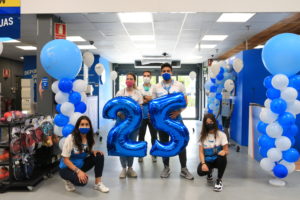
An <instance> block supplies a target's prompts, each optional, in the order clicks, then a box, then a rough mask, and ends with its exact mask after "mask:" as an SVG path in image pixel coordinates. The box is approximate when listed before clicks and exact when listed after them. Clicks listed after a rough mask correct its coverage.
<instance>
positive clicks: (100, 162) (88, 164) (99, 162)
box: [59, 153, 104, 186]
mask: <svg viewBox="0 0 300 200" xmlns="http://www.w3.org/2000/svg"><path fill="white" fill-rule="evenodd" d="M103 166H104V156H103V155H101V154H100V153H98V154H97V155H96V157H95V156H94V155H92V154H91V155H90V156H88V157H87V158H86V159H84V164H83V166H82V167H81V170H82V171H84V172H87V171H89V170H90V169H92V168H93V167H95V168H94V171H95V177H96V178H100V177H102V171H103ZM59 174H60V176H61V177H62V178H63V179H64V180H67V181H70V182H71V183H73V184H74V185H76V186H85V185H86V184H87V183H81V182H80V181H79V179H78V176H77V174H76V173H75V172H74V171H72V170H71V169H69V168H64V169H60V170H59Z"/></svg>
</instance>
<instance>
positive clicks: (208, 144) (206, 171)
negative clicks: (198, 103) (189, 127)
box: [197, 114, 228, 192]
mask: <svg viewBox="0 0 300 200" xmlns="http://www.w3.org/2000/svg"><path fill="white" fill-rule="evenodd" d="M199 142H200V147H199V157H200V164H199V166H198V170H197V171H198V174H199V176H205V175H207V181H208V182H212V181H213V177H212V171H213V169H214V168H217V169H218V177H217V180H216V183H215V186H214V191H216V192H220V191H222V189H223V183H222V177H223V174H224V172H225V168H226V164H227V158H226V155H228V141H227V137H226V135H225V133H223V132H222V131H220V130H218V125H217V121H216V118H215V117H214V115H213V114H206V115H204V118H203V125H202V131H201V136H200V141H199Z"/></svg>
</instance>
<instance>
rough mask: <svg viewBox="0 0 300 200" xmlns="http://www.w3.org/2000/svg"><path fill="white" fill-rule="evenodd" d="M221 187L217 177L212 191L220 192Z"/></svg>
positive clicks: (220, 181)
mask: <svg viewBox="0 0 300 200" xmlns="http://www.w3.org/2000/svg"><path fill="white" fill-rule="evenodd" d="M222 189H223V182H222V180H221V179H217V181H216V183H215V187H214V191H215V192H221V191H222Z"/></svg>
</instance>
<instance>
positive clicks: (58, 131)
mask: <svg viewBox="0 0 300 200" xmlns="http://www.w3.org/2000/svg"><path fill="white" fill-rule="evenodd" d="M54 134H55V135H57V136H60V137H61V136H62V127H59V126H56V125H54Z"/></svg>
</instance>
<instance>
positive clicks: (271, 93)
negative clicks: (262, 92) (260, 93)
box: [266, 88, 280, 100]
mask: <svg viewBox="0 0 300 200" xmlns="http://www.w3.org/2000/svg"><path fill="white" fill-rule="evenodd" d="M266 95H267V97H268V98H269V99H271V100H273V99H277V98H279V97H280V90H277V89H275V88H269V89H268V90H267V94H266Z"/></svg>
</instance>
